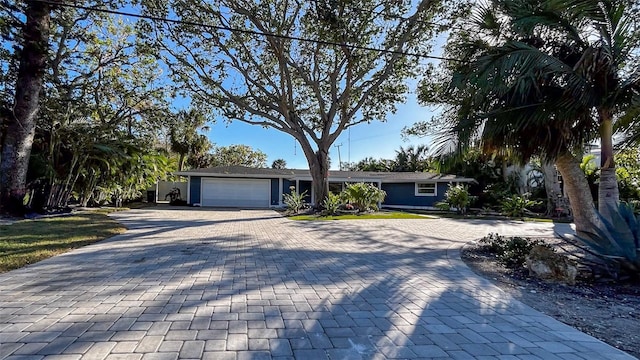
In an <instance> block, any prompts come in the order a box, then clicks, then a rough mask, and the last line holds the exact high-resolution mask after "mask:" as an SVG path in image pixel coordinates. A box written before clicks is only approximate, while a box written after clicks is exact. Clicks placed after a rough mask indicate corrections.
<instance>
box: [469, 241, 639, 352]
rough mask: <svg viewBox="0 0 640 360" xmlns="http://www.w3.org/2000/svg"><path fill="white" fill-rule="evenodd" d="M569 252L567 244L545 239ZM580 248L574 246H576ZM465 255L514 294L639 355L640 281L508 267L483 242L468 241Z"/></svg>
mask: <svg viewBox="0 0 640 360" xmlns="http://www.w3.org/2000/svg"><path fill="white" fill-rule="evenodd" d="M543 240H545V242H547V243H550V244H552V245H553V246H554V248H558V249H560V251H561V252H563V251H566V248H567V246H566V245H567V244H562V243H561V241H560V240H557V239H543ZM574 250H575V249H574ZM462 260H463V261H464V262H465V263H466V264H467V265H468V266H469V267H470V268H471V269H472V270H473V271H474V272H476V273H477V274H479V275H481V276H483V277H485V278H487V279H489V280H491V281H492V282H493V283H495V284H496V285H497V286H498V287H500V288H501V289H502V290H504V291H505V292H507V293H508V294H510V295H512V296H513V297H514V298H516V299H518V300H520V301H521V302H523V303H525V304H527V305H529V306H531V307H532V308H534V309H536V310H538V311H540V312H543V313H545V314H547V315H549V316H551V317H553V318H555V319H557V320H559V321H561V322H563V323H565V324H567V325H569V326H572V327H574V328H576V329H578V330H580V331H583V332H585V333H587V334H589V335H591V336H593V337H595V338H597V339H600V340H602V341H604V342H606V343H607V344H609V345H612V346H614V347H616V348H618V349H621V350H623V351H625V352H627V353H629V354H631V355H633V356H635V357H637V358H640V283H638V282H637V281H636V282H630V281H628V282H621V283H614V282H611V281H606V280H603V279H600V280H595V279H594V278H593V277H592V276H591V274H590V273H587V272H586V271H584V269H583V271H582V272H581V275H580V276H579V278H578V281H577V283H576V285H574V286H569V285H564V284H559V283H550V282H545V281H542V280H538V279H535V278H533V277H530V276H529V273H528V270H527V269H525V268H518V269H507V268H505V267H503V266H502V265H501V264H500V263H498V261H497V260H496V257H495V255H493V254H492V253H490V252H488V251H487V250H486V249H485V248H483V247H481V246H479V245H478V244H471V245H469V246H466V247H465V248H464V249H463V251H462Z"/></svg>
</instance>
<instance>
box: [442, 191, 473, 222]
mask: <svg viewBox="0 0 640 360" xmlns="http://www.w3.org/2000/svg"><path fill="white" fill-rule="evenodd" d="M472 199H473V197H472V196H471V195H470V194H469V189H468V187H467V186H463V185H456V186H452V185H449V189H447V192H446V193H445V194H444V200H443V201H441V202H438V203H436V207H437V208H439V209H441V210H446V211H449V210H451V208H455V209H456V211H457V212H458V213H459V214H462V215H464V214H466V213H467V209H468V208H469V205H470V204H471V200H472Z"/></svg>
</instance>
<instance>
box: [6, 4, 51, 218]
mask: <svg viewBox="0 0 640 360" xmlns="http://www.w3.org/2000/svg"><path fill="white" fill-rule="evenodd" d="M49 11H50V5H48V4H46V3H40V2H35V1H27V8H26V11H25V15H26V20H27V21H26V24H25V26H24V30H23V39H24V40H23V41H24V42H23V46H22V49H21V51H20V67H19V68H18V77H17V81H16V89H15V91H16V92H15V102H14V106H13V114H12V115H10V116H8V118H7V119H5V123H6V130H5V134H4V142H3V144H2V155H1V156H0V159H1V160H0V204H1V205H0V206H2V210H3V211H7V212H9V213H14V214H20V213H21V212H22V211H23V210H24V209H23V206H22V199H23V198H24V195H25V193H26V188H27V169H28V167H29V157H30V156H31V147H32V145H33V137H34V135H35V130H36V120H37V114H38V109H39V99H40V92H41V91H42V82H43V78H44V73H45V67H46V61H47V48H48V40H49V20H50V15H49ZM0 138H2V136H0Z"/></svg>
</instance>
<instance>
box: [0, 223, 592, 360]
mask: <svg viewBox="0 0 640 360" xmlns="http://www.w3.org/2000/svg"><path fill="white" fill-rule="evenodd" d="M232 220H235V219H232ZM147 221H149V223H147ZM169 221H170V223H169V225H168V226H165V227H163V228H156V229H155V230H150V229H153V226H151V225H150V224H153V223H155V222H161V219H148V220H144V219H135V221H125V225H127V226H128V227H129V228H130V229H131V232H130V233H128V234H124V235H121V236H117V237H115V238H112V239H111V240H109V241H106V242H102V243H99V244H96V245H94V246H89V247H86V248H83V249H81V250H80V251H74V252H71V253H68V254H65V255H62V256H58V257H54V258H51V259H49V260H47V261H44V262H42V263H39V264H36V265H34V266H32V267H28V268H25V269H21V270H18V271H14V272H10V273H7V274H4V275H2V276H1V277H0V279H1V280H2V282H1V285H0V288H1V289H2V290H3V291H2V292H0V294H1V295H0V303H1V304H2V314H3V315H2V317H3V321H2V324H4V325H3V326H2V327H0V336H1V337H2V346H1V347H0V348H1V349H0V355H2V356H5V355H9V354H15V355H18V354H23V355H34V356H36V357H38V356H45V355H59V354H69V355H71V354H80V355H83V356H84V357H85V358H91V357H101V356H102V357H106V356H107V355H108V354H109V353H112V354H116V353H117V352H119V351H124V352H128V353H130V354H148V353H166V354H167V356H169V357H171V356H174V355H175V357H178V356H180V357H195V358H202V357H210V358H223V357H225V356H236V355H237V356H238V357H241V356H244V357H246V358H254V359H260V358H270V357H278V356H283V357H287V356H288V357H291V356H293V357H296V358H299V359H312V358H330V359H359V358H398V357H400V358H427V357H455V356H464V355H469V356H481V355H486V356H498V355H521V354H522V355H537V356H540V357H543V358H544V356H543V355H545V354H549V355H550V357H551V356H553V353H554V352H555V353H556V354H558V353H561V352H562V351H565V352H566V351H569V352H571V353H576V354H580V353H589V352H592V350H589V349H590V348H589V347H588V346H587V345H589V344H592V343H594V344H595V343H597V342H595V340H593V339H591V338H588V337H587V336H586V335H585V336H584V338H582V337H580V338H579V339H580V341H574V346H573V347H568V346H566V345H565V347H561V346H557V348H556V349H555V350H552V351H550V350H548V349H546V350H545V344H546V343H558V344H560V343H561V342H562V341H563V340H564V338H563V337H562V336H563V335H562V334H564V333H567V332H568V331H569V330H570V329H568V328H567V327H566V326H565V325H562V324H560V323H557V322H555V321H553V320H551V319H550V318H547V317H545V316H541V315H540V314H539V313H537V312H535V311H533V310H531V309H530V308H528V307H526V306H524V305H521V304H520V303H518V302H515V301H513V300H511V299H509V298H507V297H506V296H505V295H504V294H503V293H501V292H500V291H499V290H497V289H496V288H494V287H493V286H491V285H490V283H489V282H487V281H485V280H483V279H480V278H477V277H476V276H473V275H470V274H469V273H460V270H459V269H458V268H456V267H455V266H452V265H451V264H450V263H449V261H448V260H447V258H446V253H447V247H446V246H443V244H445V240H446V239H437V240H436V241H435V244H434V245H430V244H431V243H430V242H429V241H428V240H425V236H424V235H423V236H422V237H421V236H420V235H419V234H415V233H414V232H412V231H410V230H407V231H405V232H403V231H397V232H394V231H393V229H392V228H387V229H384V230H383V229H380V228H378V229H367V228H366V227H361V226H354V225H347V224H333V225H331V226H327V225H323V226H305V227H300V226H298V225H291V224H290V222H286V221H284V220H283V219H277V218H271V217H267V218H266V219H263V218H254V219H251V220H245V221H241V220H238V221H218V220H209V221H207V220H202V221H192V220H184V221H183V220H179V219H169ZM190 224H192V225H190ZM356 230H359V231H356ZM381 232H383V234H380V233H381ZM394 237H395V238H394ZM565 337H566V336H565ZM585 344H586V345H585ZM547 345H548V344H547ZM546 347H547V348H548V346H546ZM567 348H568V349H569V350H567ZM587 350H589V351H587ZM103 355H104V356H103Z"/></svg>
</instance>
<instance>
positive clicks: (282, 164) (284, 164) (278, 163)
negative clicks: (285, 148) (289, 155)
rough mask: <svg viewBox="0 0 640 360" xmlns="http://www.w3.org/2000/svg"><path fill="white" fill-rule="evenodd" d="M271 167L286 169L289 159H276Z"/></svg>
mask: <svg viewBox="0 0 640 360" xmlns="http://www.w3.org/2000/svg"><path fill="white" fill-rule="evenodd" d="M271 168H272V169H286V168H287V161H286V160H285V159H275V160H273V162H272V163H271Z"/></svg>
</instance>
